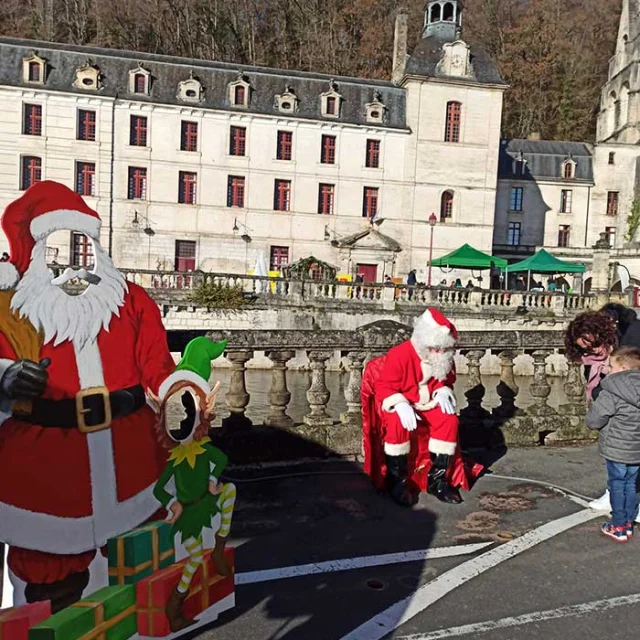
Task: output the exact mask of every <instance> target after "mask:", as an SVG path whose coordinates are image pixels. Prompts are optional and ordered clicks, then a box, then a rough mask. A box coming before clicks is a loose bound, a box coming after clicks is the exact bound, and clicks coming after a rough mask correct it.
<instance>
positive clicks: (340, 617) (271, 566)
mask: <svg viewBox="0 0 640 640" xmlns="http://www.w3.org/2000/svg"><path fill="white" fill-rule="evenodd" d="M495 457H497V456H495ZM490 469H491V471H492V473H490V474H488V475H486V476H484V477H483V478H481V479H480V480H479V481H478V482H477V484H476V486H475V487H474V488H473V489H472V491H471V492H469V493H467V494H464V496H463V497H464V499H465V501H464V503H463V504H462V505H444V504H441V503H439V502H438V501H436V500H435V498H433V497H432V496H427V495H425V496H422V497H421V499H420V503H419V505H418V506H417V507H416V508H415V509H413V510H404V509H401V508H399V507H397V506H396V505H395V504H393V503H392V502H390V500H389V499H388V498H387V497H386V496H384V495H379V494H377V493H376V492H375V491H374V490H373V489H372V487H371V485H370V483H369V480H368V478H367V477H366V476H365V475H364V474H363V473H362V470H361V468H360V467H359V465H357V464H355V463H351V462H315V463H313V462H312V463H307V464H295V465H293V464H291V465H286V466H270V467H265V468H254V469H246V468H243V469H231V470H229V472H228V475H229V476H230V477H232V478H233V479H234V480H235V481H236V482H237V484H238V503H237V511H236V515H235V521H234V525H233V527H232V542H231V543H232V544H233V545H234V546H236V547H237V551H236V565H237V566H236V581H237V583H238V584H237V587H236V601H237V606H236V607H235V609H233V610H232V611H229V612H227V613H225V614H223V615H222V616H221V617H220V619H219V620H218V621H217V622H216V623H215V624H214V625H213V626H212V627H211V628H209V629H208V630H206V631H204V632H202V631H200V632H199V633H198V634H197V635H194V636H193V638H202V639H214V638H215V639H216V640H232V639H233V640H239V639H243V640H276V639H286V640H298V639H300V640H316V639H317V640H376V639H378V638H379V639H381V640H382V639H383V638H396V639H398V640H399V639H403V640H404V639H406V638H411V640H436V638H458V637H461V638H479V639H480V640H483V639H485V638H487V639H488V638H490V639H491V640H507V639H516V638H517V639H518V640H534V639H537V638H544V639H545V640H548V639H553V638H563V639H566V640H573V639H576V640H578V639H580V640H584V639H585V638H587V639H588V638H600V637H602V636H606V635H609V634H612V633H615V635H618V634H623V635H629V636H630V635H631V634H633V632H634V631H635V629H636V627H637V626H638V624H639V623H640V608H639V607H638V606H637V605H638V604H640V577H639V576H638V572H637V570H636V564H637V562H636V561H637V557H638V546H639V545H640V533H639V534H638V536H637V539H633V540H632V541H631V542H629V543H628V544H616V543H614V542H613V541H610V540H608V539H606V538H604V536H602V534H600V533H599V530H598V525H599V524H600V523H601V522H603V521H604V520H605V517H604V516H602V515H598V514H595V513H594V512H591V511H589V510H585V506H584V505H585V503H584V500H582V499H581V498H577V497H575V496H574V495H572V494H570V493H569V492H572V493H573V492H575V493H578V494H580V495H581V496H583V497H589V498H590V497H596V496H599V495H600V494H601V493H602V491H603V489H604V486H605V478H606V476H605V472H604V465H603V462H602V461H601V459H600V458H599V457H598V455H597V452H596V450H595V447H594V446H590V447H587V448H570V449H553V448H543V447H540V448H535V449H521V450H511V451H508V452H506V453H505V454H504V455H503V456H502V457H500V458H499V459H498V460H497V461H494V462H493V463H492V464H491V466H490ZM550 485H555V486H550Z"/></svg>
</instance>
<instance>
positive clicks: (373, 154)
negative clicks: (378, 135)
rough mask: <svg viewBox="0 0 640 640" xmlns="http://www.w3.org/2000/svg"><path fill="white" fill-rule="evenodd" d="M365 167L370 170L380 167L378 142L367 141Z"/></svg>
mask: <svg viewBox="0 0 640 640" xmlns="http://www.w3.org/2000/svg"><path fill="white" fill-rule="evenodd" d="M366 166H367V167H369V168H372V169H378V168H379V167H380V141H379V140H367V160H366Z"/></svg>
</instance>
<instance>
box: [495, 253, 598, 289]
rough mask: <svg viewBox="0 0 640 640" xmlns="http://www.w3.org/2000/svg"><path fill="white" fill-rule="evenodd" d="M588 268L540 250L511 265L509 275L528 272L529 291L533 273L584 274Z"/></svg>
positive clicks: (508, 268)
mask: <svg viewBox="0 0 640 640" xmlns="http://www.w3.org/2000/svg"><path fill="white" fill-rule="evenodd" d="M585 270H586V267H585V265H584V264H582V263H580V262H566V261H565V260H560V258H556V257H555V256H552V255H551V254H550V253H549V252H548V251H545V250H544V249H540V251H538V252H537V253H536V254H535V255H533V256H530V257H529V258H527V259H526V260H522V261H521V262H516V263H515V264H510V265H509V266H508V267H507V269H506V271H507V273H517V272H524V271H526V272H527V274H528V275H527V289H528V288H529V286H530V284H531V274H532V273H584V272H585Z"/></svg>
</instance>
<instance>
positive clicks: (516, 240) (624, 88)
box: [494, 0, 640, 287]
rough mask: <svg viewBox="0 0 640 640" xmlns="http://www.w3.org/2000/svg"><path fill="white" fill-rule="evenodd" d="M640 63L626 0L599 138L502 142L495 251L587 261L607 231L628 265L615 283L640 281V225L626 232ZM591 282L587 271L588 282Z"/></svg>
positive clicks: (637, 135)
mask: <svg viewBox="0 0 640 640" xmlns="http://www.w3.org/2000/svg"><path fill="white" fill-rule="evenodd" d="M639 66H640V0H623V3H622V14H621V18H620V27H619V32H618V39H617V44H616V52H615V54H614V55H613V57H612V58H611V60H610V63H609V77H608V81H607V82H606V84H605V86H604V87H603V88H602V97H601V104H600V113H599V116H598V126H597V135H596V144H595V145H588V144H586V143H584V144H583V143H575V142H573V143H562V142H549V141H541V140H539V139H536V136H535V135H534V136H532V138H534V139H532V140H511V141H503V144H502V150H501V161H500V172H499V181H498V184H499V186H498V196H497V205H496V225H495V235H494V252H495V253H496V254H498V255H504V256H505V257H510V258H511V257H517V256H519V257H525V256H526V255H530V254H532V253H533V252H534V251H535V250H536V249H537V248H540V247H545V248H547V249H548V250H550V251H552V252H553V253H554V254H555V255H557V256H558V257H562V258H574V259H580V260H582V261H585V262H587V263H588V264H589V263H590V261H591V250H592V247H593V245H594V244H595V243H596V242H597V241H598V239H599V238H600V236H601V234H605V235H606V237H607V238H608V240H609V244H610V245H611V246H612V247H613V251H612V260H613V261H614V262H617V263H619V264H620V265H622V267H621V268H618V269H617V270H612V274H611V281H610V283H609V284H610V286H615V285H616V283H617V282H618V281H620V279H622V280H623V281H624V280H625V279H626V278H628V277H629V276H630V278H631V281H632V282H633V283H635V284H636V285H638V284H640V249H639V247H640V245H639V244H638V242H640V231H639V232H637V233H636V234H635V235H634V237H633V238H629V237H628V235H629V224H628V216H629V215H630V213H631V211H632V206H633V203H634V201H636V202H637V203H638V205H637V207H638V212H639V214H640V192H639V191H638V186H639V184H638V180H639V178H640V173H639V172H638V164H639V159H640V148H639V147H638V143H639V142H640V75H639V73H638V69H639ZM571 163H573V169H572V168H571V167H572V164H571ZM572 171H573V172H572ZM520 194H522V195H520ZM514 202H515V204H516V205H517V206H516V207H515V209H516V210H514V207H513V206H512V205H513V203H514ZM625 276H626V277H625ZM589 280H590V274H589V272H587V273H586V274H585V284H586V286H587V287H588V286H589Z"/></svg>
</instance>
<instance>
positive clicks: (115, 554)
mask: <svg viewBox="0 0 640 640" xmlns="http://www.w3.org/2000/svg"><path fill="white" fill-rule="evenodd" d="M107 551H108V558H109V584H110V585H124V584H136V582H139V581H140V580H142V579H143V578H147V577H148V576H150V575H151V574H152V573H154V572H155V571H158V570H159V569H164V568H165V567H168V566H170V565H172V564H173V563H174V562H175V551H174V547H173V535H172V533H171V525H168V524H167V523H166V522H163V521H162V520H160V521H158V522H151V523H149V524H147V525H144V526H142V527H138V528H137V529H133V530H132V531H129V532H128V533H125V534H123V535H121V536H118V537H117V538H112V539H111V540H109V542H108V543H107Z"/></svg>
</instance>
